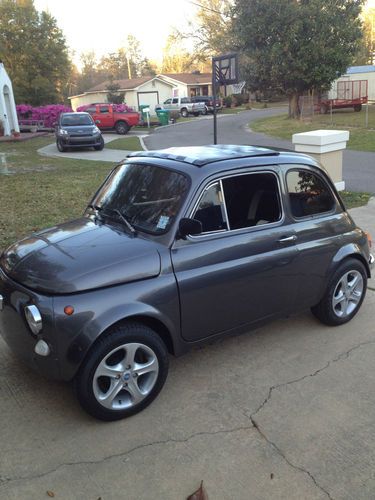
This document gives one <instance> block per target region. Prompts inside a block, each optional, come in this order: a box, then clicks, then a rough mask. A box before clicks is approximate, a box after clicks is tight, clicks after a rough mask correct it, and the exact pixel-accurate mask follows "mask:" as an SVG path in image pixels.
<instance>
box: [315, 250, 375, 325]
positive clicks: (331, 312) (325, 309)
mask: <svg viewBox="0 0 375 500" xmlns="http://www.w3.org/2000/svg"><path fill="white" fill-rule="evenodd" d="M366 288H367V272H366V269H365V267H364V265H363V264H362V262H360V261H359V260H357V259H347V260H345V261H344V262H343V263H342V264H341V265H340V266H339V267H338V269H337V270H336V271H335V272H334V273H333V275H332V277H331V279H330V281H329V283H328V286H327V290H326V292H325V294H324V297H323V298H322V300H321V301H320V302H319V304H317V305H316V306H314V307H312V308H311V311H312V313H313V314H314V316H316V317H317V318H318V319H319V320H320V321H321V322H322V323H324V324H326V325H329V326H338V325H343V324H344V323H347V322H348V321H350V320H351V319H352V318H353V316H355V315H356V314H357V312H358V311H359V309H360V307H361V305H362V302H363V299H364V298H365V295H366Z"/></svg>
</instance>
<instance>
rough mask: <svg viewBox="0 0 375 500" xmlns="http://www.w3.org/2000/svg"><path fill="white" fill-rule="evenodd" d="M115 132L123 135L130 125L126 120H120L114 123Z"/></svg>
mask: <svg viewBox="0 0 375 500" xmlns="http://www.w3.org/2000/svg"><path fill="white" fill-rule="evenodd" d="M115 129H116V132H117V133H118V134H120V135H125V134H127V133H128V132H129V130H130V127H129V125H128V124H127V123H126V122H123V121H120V122H117V123H116V125H115Z"/></svg>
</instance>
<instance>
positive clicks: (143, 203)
mask: <svg viewBox="0 0 375 500" xmlns="http://www.w3.org/2000/svg"><path fill="white" fill-rule="evenodd" d="M188 187H189V181H188V179H187V178H186V177H185V176H184V175H182V174H179V173H177V172H173V171H171V170H168V169H166V168H162V167H155V166H151V165H136V164H134V163H131V164H124V165H121V166H120V167H118V168H117V169H116V170H114V171H113V173H112V174H111V175H110V176H109V178H108V179H107V180H106V181H105V183H104V184H103V186H102V187H101V189H100V190H99V192H98V194H97V195H96V197H95V200H94V201H93V204H94V205H99V206H101V207H102V212H101V213H105V210H106V209H109V210H111V211H113V210H119V211H120V212H121V213H122V214H123V215H124V216H125V217H126V218H127V219H128V220H129V222H130V223H131V224H133V225H134V226H135V227H136V228H137V229H140V230H144V231H147V232H150V233H154V234H158V233H163V232H165V231H167V230H168V229H169V227H170V225H171V224H172V222H173V220H174V218H175V217H176V215H177V213H178V212H179V210H180V207H181V204H182V202H183V200H184V198H185V196H186V193H187V190H188Z"/></svg>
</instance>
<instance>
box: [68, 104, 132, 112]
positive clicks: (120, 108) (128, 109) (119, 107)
mask: <svg viewBox="0 0 375 500" xmlns="http://www.w3.org/2000/svg"><path fill="white" fill-rule="evenodd" d="M91 106H92V104H84V105H82V106H79V107H78V108H77V111H86V109H87V108H89V107H91ZM112 106H113V111H115V112H116V113H130V112H131V111H133V108H131V107H130V106H127V105H126V104H112Z"/></svg>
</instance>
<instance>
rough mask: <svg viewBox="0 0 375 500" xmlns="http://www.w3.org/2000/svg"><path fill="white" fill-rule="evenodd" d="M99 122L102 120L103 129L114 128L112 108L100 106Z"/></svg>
mask: <svg viewBox="0 0 375 500" xmlns="http://www.w3.org/2000/svg"><path fill="white" fill-rule="evenodd" d="M98 108H99V109H98V111H99V113H98V120H100V127H101V128H112V127H113V125H114V124H113V113H112V107H111V106H109V105H108V106H107V105H100V106H99V107H98Z"/></svg>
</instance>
